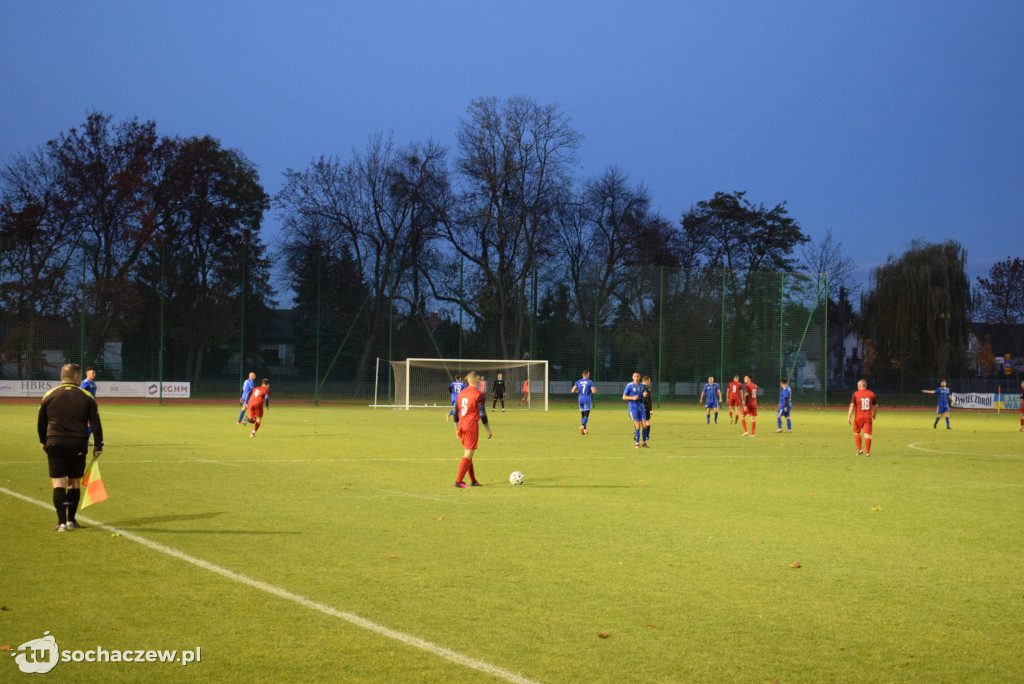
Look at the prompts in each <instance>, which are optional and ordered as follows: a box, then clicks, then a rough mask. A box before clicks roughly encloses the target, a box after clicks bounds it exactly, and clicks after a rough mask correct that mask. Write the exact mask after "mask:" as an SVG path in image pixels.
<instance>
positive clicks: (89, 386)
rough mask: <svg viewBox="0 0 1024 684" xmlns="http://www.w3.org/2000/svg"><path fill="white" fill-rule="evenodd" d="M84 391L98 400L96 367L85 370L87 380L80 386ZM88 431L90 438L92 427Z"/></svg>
mask: <svg viewBox="0 0 1024 684" xmlns="http://www.w3.org/2000/svg"><path fill="white" fill-rule="evenodd" d="M79 387H81V388H82V389H84V390H85V391H86V392H88V393H89V394H91V395H92V398H93V399H95V398H96V367H95V366H89V367H88V368H86V369H85V380H83V381H82V384H81V385H79ZM86 429H87V430H88V436H89V437H90V438H91V437H92V427H88V428H86Z"/></svg>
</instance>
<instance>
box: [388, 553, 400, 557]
mask: <svg viewBox="0 0 1024 684" xmlns="http://www.w3.org/2000/svg"><path fill="white" fill-rule="evenodd" d="M388 558H398V556H396V555H395V554H391V555H390V556H388Z"/></svg>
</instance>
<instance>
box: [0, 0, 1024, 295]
mask: <svg viewBox="0 0 1024 684" xmlns="http://www.w3.org/2000/svg"><path fill="white" fill-rule="evenodd" d="M0 63H2V64H3V71H2V75H0V79H2V80H0V85H2V89H0V92H2V93H3V104H2V106H0V157H4V158H5V157H7V156H8V155H10V154H12V153H15V152H22V151H26V150H28V149H30V148H33V147H35V146H36V145H38V144H42V143H45V142H46V141H47V140H49V139H50V138H52V137H54V136H55V135H57V134H58V133H60V132H61V131H64V130H67V129H68V128H71V127H73V126H76V125H78V124H80V123H82V122H83V121H84V120H85V117H86V115H87V113H88V112H89V111H91V110H99V111H102V112H104V113H108V114H112V115H113V116H114V117H115V119H116V120H123V119H127V118H130V117H132V116H138V117H139V118H140V119H152V120H154V121H155V122H156V123H157V129H158V131H159V132H160V133H163V134H168V135H170V134H177V135H193V134H209V135H211V136H214V137H216V138H219V139H220V140H221V141H222V142H223V143H224V144H225V145H226V146H229V147H234V148H237V149H239V150H241V151H242V152H243V153H244V154H245V155H246V156H247V157H249V158H250V159H251V160H252V161H253V162H255V163H256V164H257V166H258V167H259V171H260V176H261V179H262V181H263V183H264V185H265V186H266V188H267V190H268V191H269V192H270V193H271V194H273V193H275V192H276V191H277V190H278V189H279V188H280V186H281V173H282V172H283V171H284V170H285V169H286V168H289V167H291V168H295V169H300V168H303V167H305V166H306V165H307V164H308V163H309V162H310V161H311V159H313V158H314V157H317V156H319V155H321V154H339V155H342V156H347V155H348V154H349V153H350V152H351V150H352V149H353V148H354V147H355V148H360V149H361V148H362V147H363V146H364V145H365V144H366V142H367V139H368V137H369V136H370V135H371V134H372V133H374V132H375V131H383V132H386V133H387V132H391V133H393V135H394V139H395V141H396V143H399V144H404V143H406V142H410V141H412V140H426V139H428V138H433V139H435V140H437V141H439V142H441V143H442V144H444V145H446V146H447V147H448V148H449V150H450V153H451V154H452V155H453V156H454V154H455V153H456V152H457V151H456V150H455V149H454V134H455V129H456V125H457V122H458V121H459V119H460V118H461V117H463V116H464V114H465V111H466V106H467V105H468V104H469V102H470V100H471V99H473V98H476V97H484V96H497V97H499V98H504V97H508V96H512V95H525V96H529V97H532V98H533V99H534V100H536V101H537V102H539V103H542V104H548V103H555V104H558V105H559V106H560V107H561V108H562V109H563V111H564V112H565V113H566V114H567V115H568V116H570V117H571V119H572V122H573V124H574V125H575V127H576V128H577V129H578V130H579V131H580V132H582V133H583V134H584V136H585V140H584V143H583V147H582V149H581V151H580V166H581V170H580V173H579V175H580V176H581V177H582V176H589V175H597V174H599V173H601V172H602V171H603V170H604V169H605V168H606V167H608V166H609V165H613V164H615V165H618V166H619V167H621V168H622V169H623V170H624V171H625V172H626V173H628V174H629V176H630V178H631V180H632V181H634V182H642V183H644V184H645V185H646V186H647V187H648V188H649V190H650V191H651V194H652V196H653V199H654V203H655V206H656V207H657V208H658V209H659V210H660V211H661V212H662V213H663V214H665V215H666V216H668V217H669V218H671V219H673V220H676V219H678V218H679V217H680V215H681V214H682V213H683V212H684V211H685V210H686V209H687V208H689V207H690V206H691V205H692V204H693V203H695V202H697V201H700V200H702V199H708V198H710V197H711V196H712V195H713V194H714V193H715V192H716V191H719V190H722V191H728V192H731V191H735V190H746V191H747V193H748V194H747V197H748V199H750V200H752V201H754V202H756V203H764V204H767V205H769V206H772V205H774V204H776V203H778V202H782V201H786V202H787V203H788V208H789V212H790V214H791V215H792V216H793V217H794V218H795V219H796V220H797V221H798V222H799V223H800V224H801V226H802V227H803V228H804V230H805V232H806V233H808V234H809V235H810V236H811V237H812V238H813V239H815V240H820V239H821V238H822V237H823V236H824V234H825V231H826V230H828V229H831V230H832V231H833V234H834V236H835V237H837V238H839V239H841V240H843V243H844V246H845V250H846V253H847V255H848V256H850V257H852V258H853V259H854V260H855V261H856V263H857V264H858V267H859V268H858V273H857V279H858V280H859V281H860V282H861V283H862V284H866V282H867V274H868V271H869V269H870V268H871V267H873V266H875V265H878V264H879V263H882V262H884V261H885V259H886V256H887V255H888V254H889V253H896V254H899V253H902V252H903V251H904V249H905V248H906V246H907V244H908V243H909V242H910V241H911V240H913V239H915V238H921V239H926V240H931V241H939V240H945V239H948V238H955V239H957V240H959V241H960V242H961V243H962V244H963V245H964V246H965V247H966V249H967V253H968V260H969V271H970V274H971V275H972V276H977V275H984V274H986V273H987V271H988V268H989V266H991V264H992V263H993V262H994V261H997V260H1001V259H1005V258H1007V257H1008V256H1021V255H1024V220H1022V218H1021V216H1022V213H1021V211H1020V206H1019V205H1020V203H1021V195H1018V194H1017V193H1019V192H1022V190H1024V3H1022V2H1020V1H1019V0H1008V1H997V0H977V1H975V2H963V1H958V2H951V1H949V0H933V1H924V0H909V1H908V0H900V1H898V2H893V1H892V0H858V1H857V2H821V1H820V0H818V1H810V0H807V1H788V0H780V1H777V2H765V1H763V0H724V1H723V0H693V1H686V0H679V1H676V2H656V1H648V0H637V1H634V2H608V1H606V0H589V1H586V2H584V1H579V0H571V1H565V2H562V1H559V0H548V1H547V2H536V1H524V2H517V1H514V0H510V1H508V2H502V3H498V2H488V1H486V0H476V1H475V2H469V1H466V0H454V1H451V0H433V1H432V2H411V1H407V2H399V1H395V0H377V1H375V2H348V1H340V0H339V1H335V2H328V1H324V0H317V1H302V0H297V1H295V2H279V1H278V2H271V1H268V0H247V1H245V2H242V1H238V0H231V1H219V0H202V1H199V2H197V1H194V0H176V1H175V2H166V3H151V2H138V1H131V2H128V1H108V0H94V1H92V2H82V1H81V0H74V1H69V0H44V1H40V2H28V1H19V0H8V1H7V2H4V3H3V5H2V8H0ZM267 229H268V230H267V233H268V234H267V237H268V242H270V243H271V244H273V243H274V242H275V241H276V240H277V235H278V233H277V230H278V228H277V221H276V220H275V219H274V218H273V217H269V220H268V224H267Z"/></svg>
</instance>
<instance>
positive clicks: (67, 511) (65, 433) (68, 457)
mask: <svg viewBox="0 0 1024 684" xmlns="http://www.w3.org/2000/svg"><path fill="white" fill-rule="evenodd" d="M81 379H82V373H81V370H80V369H79V367H78V365H77V364H74V363H68V364H65V365H64V367H63V368H61V369H60V382H61V384H60V385H59V386H57V387H54V388H53V389H52V390H50V391H49V392H47V393H46V394H45V395H43V400H42V402H41V403H40V404H39V421H38V423H37V428H38V430H39V444H40V445H41V446H42V448H43V451H44V452H46V458H47V460H48V461H49V463H50V479H52V480H53V507H54V508H55V509H56V510H57V520H58V524H57V526H56V527H54V528H53V529H54V531H56V532H64V531H65V530H70V529H73V528H76V527H81V525H79V524H78V523H77V522H75V513H76V512H77V511H78V502H79V500H80V498H81V491H80V489H79V487H80V486H81V484H82V476H83V475H84V474H85V457H86V453H87V452H88V450H89V428H90V427H91V428H92V436H93V439H95V440H96V442H95V444H96V446H95V449H94V451H93V454H94V455H95V456H99V455H100V454H101V453H103V426H102V425H101V424H100V412H99V409H98V408H97V406H96V399H95V398H94V397H93V396H92V395H91V394H89V393H88V392H87V391H85V390H84V389H82V388H81V387H79V386H78V383H79V381H80V380H81Z"/></svg>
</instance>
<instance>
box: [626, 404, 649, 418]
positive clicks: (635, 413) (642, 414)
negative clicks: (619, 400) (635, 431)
mask: <svg viewBox="0 0 1024 684" xmlns="http://www.w3.org/2000/svg"><path fill="white" fill-rule="evenodd" d="M629 417H630V418H631V419H633V420H647V412H646V411H644V407H643V406H632V405H631V406H630V407H629Z"/></svg>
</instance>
